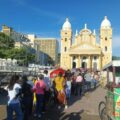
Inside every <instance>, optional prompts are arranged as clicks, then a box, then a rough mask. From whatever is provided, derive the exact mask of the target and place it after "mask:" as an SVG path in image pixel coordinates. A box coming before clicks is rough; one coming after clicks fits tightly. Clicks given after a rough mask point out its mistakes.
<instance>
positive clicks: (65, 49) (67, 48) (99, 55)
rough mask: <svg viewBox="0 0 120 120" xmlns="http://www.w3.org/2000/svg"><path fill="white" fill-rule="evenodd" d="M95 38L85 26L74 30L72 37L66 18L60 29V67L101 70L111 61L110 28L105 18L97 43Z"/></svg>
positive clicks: (69, 24) (93, 32) (70, 27)
mask: <svg viewBox="0 0 120 120" xmlns="http://www.w3.org/2000/svg"><path fill="white" fill-rule="evenodd" d="M96 38H97V35H96V32H95V30H93V31H91V30H90V29H88V28H87V24H85V26H84V28H83V29H82V30H80V31H79V32H78V31H77V30H76V34H75V35H73V31H72V26H71V23H70V21H69V19H68V18H66V21H65V22H64V24H63V26H62V29H61V59H60V66H61V67H62V68H64V69H72V68H88V69H94V70H101V69H102V67H103V66H104V65H106V64H107V63H109V62H111V60H112V28H111V23H110V21H109V20H108V18H107V16H105V17H104V19H103V21H102V22H101V25H100V30H99V43H97V40H96ZM73 39H74V40H73ZM72 41H74V43H72Z"/></svg>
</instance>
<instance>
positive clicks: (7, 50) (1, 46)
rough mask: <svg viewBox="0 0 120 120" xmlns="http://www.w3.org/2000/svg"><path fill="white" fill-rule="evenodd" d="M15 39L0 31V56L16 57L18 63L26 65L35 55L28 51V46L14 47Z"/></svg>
mask: <svg viewBox="0 0 120 120" xmlns="http://www.w3.org/2000/svg"><path fill="white" fill-rule="evenodd" d="M14 45H15V41H14V40H13V39H12V38H11V37H9V36H8V35H6V34H4V33H2V32H0V58H6V59H7V58H12V59H17V60H18V61H19V63H20V64H24V65H27V64H28V63H29V62H32V61H34V59H35V55H34V54H32V53H30V52H28V49H29V48H25V47H21V48H15V47H14Z"/></svg>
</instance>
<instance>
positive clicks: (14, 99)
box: [6, 75, 22, 120]
mask: <svg viewBox="0 0 120 120" xmlns="http://www.w3.org/2000/svg"><path fill="white" fill-rule="evenodd" d="M18 80H19V76H18V75H13V76H12V77H11V79H10V83H9V85H8V86H7V87H6V89H7V91H8V103H7V120H13V113H14V112H15V113H16V117H17V120H22V110H21V106H20V100H19V95H20V89H21V86H20V84H19V83H18Z"/></svg>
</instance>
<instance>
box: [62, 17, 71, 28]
mask: <svg viewBox="0 0 120 120" xmlns="http://www.w3.org/2000/svg"><path fill="white" fill-rule="evenodd" d="M62 29H63V30H68V29H71V24H70V22H69V19H68V18H66V21H65V23H64V24H63V26H62Z"/></svg>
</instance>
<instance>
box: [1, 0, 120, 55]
mask: <svg viewBox="0 0 120 120" xmlns="http://www.w3.org/2000/svg"><path fill="white" fill-rule="evenodd" d="M119 12H120V0H0V27H1V26H2V24H6V25H8V26H10V27H13V28H14V30H15V31H18V32H23V33H34V34H36V35H38V36H39V37H54V38H57V39H58V40H59V41H60V29H61V27H62V25H63V23H64V21H65V19H66V17H68V18H69V19H70V22H71V25H72V29H73V33H75V30H76V29H78V31H80V30H81V29H82V28H83V27H84V24H85V23H87V24H88V28H89V29H91V30H93V29H96V32H97V35H98V36H99V34H98V33H99V28H100V24H101V22H102V20H103V18H104V16H108V19H109V20H110V22H111V25H112V28H113V55H117V56H120V52H119V49H120V13H119Z"/></svg>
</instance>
